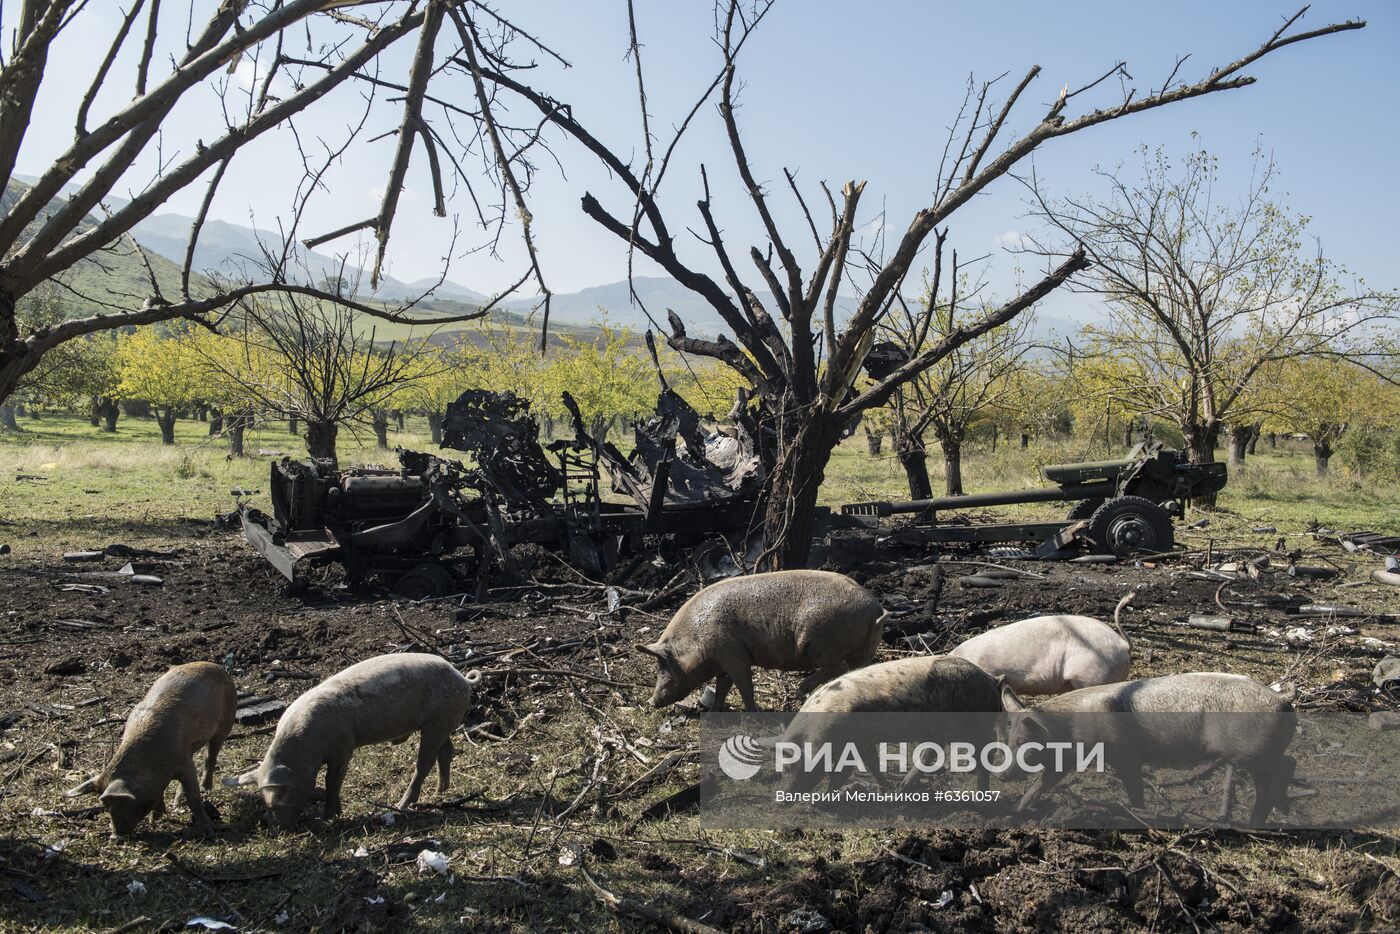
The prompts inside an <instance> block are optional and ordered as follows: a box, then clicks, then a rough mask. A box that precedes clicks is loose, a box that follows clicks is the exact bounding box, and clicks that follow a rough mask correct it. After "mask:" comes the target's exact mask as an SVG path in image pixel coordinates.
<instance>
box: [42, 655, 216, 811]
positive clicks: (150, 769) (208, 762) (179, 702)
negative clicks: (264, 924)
mask: <svg viewBox="0 0 1400 934" xmlns="http://www.w3.org/2000/svg"><path fill="white" fill-rule="evenodd" d="M237 706H238V691H237V690H236V689H235V688H234V686H233V679H232V678H230V677H229V675H228V672H227V671H225V670H224V667H223V666H222V665H216V664H214V663H213V662H191V663H190V664H188V665H177V666H175V667H174V668H171V669H170V670H169V671H167V672H166V673H165V674H163V675H161V676H160V677H159V678H157V679H156V683H155V684H153V685H151V689H150V690H149V691H147V692H146V696H145V697H143V698H142V699H141V701H140V703H138V704H137V705H136V706H135V707H133V708H132V710H131V715H130V716H129V717H127V718H126V728H125V729H124V730H123V731H122V739H121V743H120V745H118V746H117V751H116V753H115V754H114V755H113V756H112V761H111V762H109V763H107V768H105V769H104V770H103V771H102V774H100V775H95V776H93V777H92V778H90V779H88V780H87V781H85V782H83V783H82V784H81V785H79V786H78V787H77V788H74V789H72V790H71V791H68V792H66V794H67V796H68V797H76V796H77V795H80V794H85V793H89V792H96V793H97V795H98V800H99V801H101V802H102V806H103V807H104V808H106V809H107V813H108V814H109V815H110V816H111V818H112V830H113V831H115V832H116V833H117V834H118V835H125V834H129V833H131V832H132V830H134V829H135V828H136V825H137V824H139V823H140V822H141V819H142V818H143V817H145V816H146V815H147V814H150V813H152V812H154V813H155V814H157V815H160V814H164V813H165V788H166V786H167V785H169V784H170V783H171V782H172V781H175V780H178V781H179V782H180V788H181V789H182V790H183V791H184V797H185V801H186V803H188V804H189V806H190V817H191V819H192V821H193V824H194V829H195V831H196V832H198V833H200V834H208V833H210V832H211V831H212V830H213V829H214V827H213V824H212V823H211V822H210V820H209V816H208V815H207V814H205V813H204V800H203V798H202V797H201V796H200V792H199V788H200V782H199V780H198V779H197V778H196V776H195V768H194V761H193V760H192V759H191V758H190V757H191V756H192V755H193V754H194V753H196V752H198V751H199V749H200V748H201V747H203V746H207V747H208V752H207V753H206V754H205V756H204V788H205V790H206V791H207V790H208V789H209V788H210V787H211V786H212V784H213V780H214V764H215V761H216V760H217V759H218V757H219V748H220V747H221V746H222V745H223V744H224V739H225V738H226V737H227V736H228V732H229V730H230V729H232V728H233V714H234V710H235V709H236V708H237Z"/></svg>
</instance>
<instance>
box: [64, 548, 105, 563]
mask: <svg viewBox="0 0 1400 934" xmlns="http://www.w3.org/2000/svg"><path fill="white" fill-rule="evenodd" d="M105 557H107V552H105V551H65V552H64V553H63V560H64V561H72V562H80V561H101V560H102V559H103V558H105Z"/></svg>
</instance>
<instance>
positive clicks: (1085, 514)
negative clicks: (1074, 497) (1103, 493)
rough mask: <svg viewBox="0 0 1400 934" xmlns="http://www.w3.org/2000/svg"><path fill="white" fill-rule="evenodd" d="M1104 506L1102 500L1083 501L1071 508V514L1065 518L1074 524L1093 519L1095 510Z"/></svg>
mask: <svg viewBox="0 0 1400 934" xmlns="http://www.w3.org/2000/svg"><path fill="white" fill-rule="evenodd" d="M1102 505H1103V500H1101V499H1081V500H1080V501H1079V502H1077V503H1075V504H1074V505H1073V506H1071V507H1070V510H1069V513H1068V514H1067V515H1066V516H1065V518H1066V519H1069V520H1071V521H1074V522H1078V521H1080V520H1081V519H1089V518H1092V517H1093V515H1094V512H1095V510H1097V509H1098V508H1099V507H1100V506H1102Z"/></svg>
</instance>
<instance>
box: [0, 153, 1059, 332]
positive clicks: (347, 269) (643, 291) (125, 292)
mask: <svg viewBox="0 0 1400 934" xmlns="http://www.w3.org/2000/svg"><path fill="white" fill-rule="evenodd" d="M16 179H17V181H18V182H19V183H22V184H28V183H31V182H32V181H33V179H30V178H26V177H24V176H16ZM14 186H15V182H11V189H10V190H7V191H6V192H5V200H8V199H10V198H13V197H14V196H15V191H14ZM107 200H108V202H109V204H110V205H111V206H113V207H120V206H121V205H123V204H125V203H126V202H125V201H123V200H121V199H119V198H109V199H107ZM193 223H194V219H193V218H191V217H188V216H186V215H182V214H174V213H167V214H153V215H151V216H150V217H148V218H146V219H145V220H143V221H141V222H140V223H139V224H137V225H136V226H135V227H134V228H133V229H132V231H131V238H132V239H133V240H135V241H136V242H137V243H139V244H140V245H141V246H142V247H144V248H145V249H146V251H147V252H148V253H149V254H151V261H152V265H153V267H155V269H156V274H157V277H158V279H159V280H160V281H161V283H162V286H163V287H168V286H169V285H173V284H174V283H177V282H178V280H179V269H180V267H181V266H182V265H183V263H184V258H185V247H186V243H187V240H188V237H189V233H190V229H191V225H192V224H193ZM264 245H266V247H267V248H269V249H280V246H281V239H280V235H279V234H276V233H272V232H269V231H259V230H256V229H254V228H251V227H245V226H243V225H240V224H234V223H230V222H228V221H223V220H209V221H207V222H206V223H205V224H204V226H203V227H202V228H201V230H200V236H199V243H198V244H197V246H196V248H195V255H194V268H195V269H197V270H200V271H206V272H211V273H220V272H222V273H226V274H228V273H236V272H238V271H239V270H240V269H244V268H249V267H251V266H252V265H254V264H255V263H256V260H257V258H258V257H260V256H261V255H262V253H263V249H264ZM116 253H117V255H115V256H111V257H104V259H103V263H102V265H101V266H100V267H97V266H95V265H93V264H91V263H88V262H86V261H85V264H80V268H79V269H77V270H75V272H76V273H77V276H78V278H80V279H81V280H82V286H83V288H82V289H81V291H83V292H84V294H104V293H105V294H106V295H109V296H121V297H122V298H123V299H125V298H127V297H129V296H132V295H139V294H144V288H143V287H144V284H145V270H144V268H143V266H142V264H141V262H140V259H139V256H137V255H136V251H135V250H132V249H129V248H128V249H127V250H125V251H123V250H121V249H118V250H117V251H116ZM123 254H129V255H123ZM301 258H302V261H303V262H304V264H305V276H306V277H307V278H308V279H309V280H310V281H311V282H313V283H320V282H321V281H323V280H325V279H327V278H331V277H335V276H344V277H345V278H346V279H348V280H350V281H351V282H357V283H359V284H360V288H361V295H362V296H364V291H363V290H364V289H367V288H368V281H369V275H368V273H367V272H364V271H362V270H360V269H358V268H356V267H355V266H352V265H349V264H345V265H342V263H341V261H340V260H339V259H337V258H336V257H333V256H328V255H326V254H324V253H319V252H316V251H314V250H303V251H301ZM89 266H92V268H88V267H89ZM434 285H436V288H435V289H434V291H433V297H432V299H431V300H429V301H426V302H424V303H423V305H422V306H421V307H422V309H423V310H424V311H428V312H431V311H439V312H443V313H454V312H461V311H462V310H464V308H466V307H469V306H479V305H480V304H481V303H483V302H485V301H487V298H488V297H487V296H486V295H484V294H483V293H481V292H479V291H477V290H475V289H472V288H469V287H467V286H464V285H461V284H459V283H456V282H453V281H452V280H450V279H449V280H445V281H444V282H442V283H441V284H440V285H438V284H437V280H436V279H419V280H416V281H413V282H405V281H403V280H400V279H397V278H394V277H393V276H384V277H382V278H381V281H380V283H379V288H378V289H376V290H375V291H374V293H373V296H372V298H377V299H381V300H384V301H386V302H394V301H402V300H405V299H416V298H418V297H419V296H421V295H423V294H424V293H425V292H427V291H428V290H429V289H432V288H433V287H434ZM634 290H635V294H636V297H637V299H639V300H640V303H637V302H634V301H633V291H634ZM364 297H368V296H364ZM759 298H760V300H762V301H763V302H764V303H765V305H766V306H767V307H769V308H774V307H775V304H774V303H773V300H772V296H771V294H769V293H766V292H763V293H759ZM856 301H857V300H856V299H855V298H853V297H851V296H847V295H842V296H838V298H837V317H838V320H839V319H844V318H846V317H847V316H849V315H850V314H851V312H852V311H853V310H854V309H855V305H856ZM121 303H123V304H125V303H126V302H125V301H122V302H121ZM537 303H538V299H537V298H531V297H523V298H514V299H509V300H507V301H504V302H502V303H501V304H500V306H499V307H500V308H501V309H502V310H503V311H506V312H508V313H510V314H508V315H506V316H505V317H509V318H512V319H516V318H521V317H523V316H524V315H526V314H527V313H528V312H530V311H531V310H532V309H533V308H534V307H535V306H536V304H537ZM644 308H645V310H643V309H644ZM668 309H669V310H674V311H675V312H676V313H677V314H678V315H680V317H681V319H682V320H683V321H685V322H686V327H687V330H689V331H690V332H691V333H692V334H695V335H699V336H714V335H716V334H720V333H724V332H726V331H727V330H728V328H727V327H726V325H725V324H724V321H723V319H721V318H720V316H719V314H718V313H717V312H716V311H715V310H714V309H713V308H711V307H710V305H709V303H707V302H706V301H704V300H703V299H701V298H700V297H699V296H697V295H696V294H695V293H693V292H691V291H690V290H689V289H687V288H685V287H684V286H682V285H681V284H680V283H679V282H677V281H675V280H674V279H671V278H669V277H660V276H636V277H634V278H633V280H632V283H631V285H630V286H629V284H628V282H627V281H625V280H623V281H620V282H611V283H607V284H605V285H597V286H590V287H588V288H585V289H581V290H579V291H576V292H563V293H556V294H555V295H554V297H553V300H552V301H551V304H550V317H551V321H554V322H557V323H559V324H561V325H572V326H573V327H574V328H587V327H588V326H589V325H592V324H594V323H596V322H598V321H599V320H603V319H606V320H607V322H608V323H609V324H612V325H614V326H620V327H627V328H630V329H632V330H634V331H643V330H645V329H647V328H649V327H654V325H653V322H652V319H654V320H655V322H656V323H657V324H659V325H660V327H661V328H662V329H665V328H666V312H667V310H668ZM648 312H649V313H650V316H651V317H650V318H648ZM1078 329H1079V325H1078V324H1076V323H1074V322H1072V321H1069V320H1066V319H1063V318H1056V317H1051V316H1047V315H1045V314H1043V313H1042V314H1040V315H1039V316H1038V317H1037V320H1036V323H1035V326H1034V329H1033V333H1034V336H1035V337H1036V338H1038V339H1042V340H1043V339H1045V338H1047V337H1049V336H1051V335H1052V334H1056V333H1057V334H1060V335H1065V334H1071V333H1074V332H1077V331H1078Z"/></svg>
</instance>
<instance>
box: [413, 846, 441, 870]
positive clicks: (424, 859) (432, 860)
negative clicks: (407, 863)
mask: <svg viewBox="0 0 1400 934" xmlns="http://www.w3.org/2000/svg"><path fill="white" fill-rule="evenodd" d="M414 863H415V864H416V865H417V866H418V871H419V872H435V873H437V874H438V875H440V876H445V875H447V854H446V853H439V852H438V851H437V850H422V851H420V852H419V854H418V857H417V858H416V859H415V860H414Z"/></svg>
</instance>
